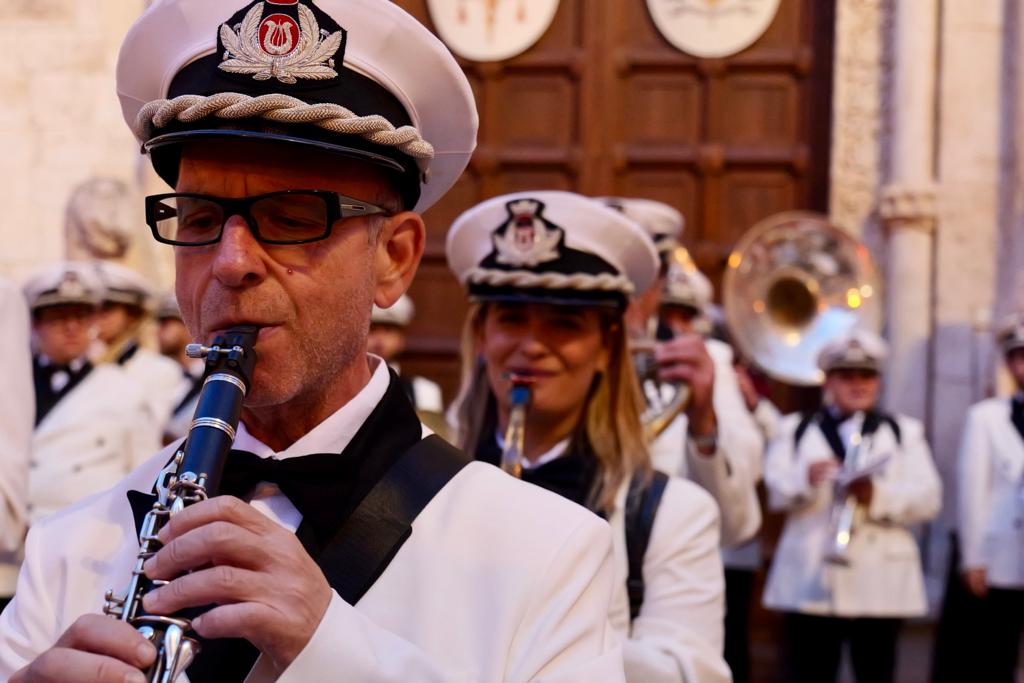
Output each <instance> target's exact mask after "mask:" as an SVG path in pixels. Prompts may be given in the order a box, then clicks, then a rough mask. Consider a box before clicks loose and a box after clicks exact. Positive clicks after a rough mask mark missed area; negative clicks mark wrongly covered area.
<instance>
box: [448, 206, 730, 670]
mask: <svg viewBox="0 0 1024 683" xmlns="http://www.w3.org/2000/svg"><path fill="white" fill-rule="evenodd" d="M447 252H448V262H449V266H450V267H451V269H452V270H453V272H454V273H455V275H456V277H458V279H459V280H460V281H461V282H462V283H463V284H464V285H466V287H467V289H468V294H469V297H470V300H471V302H472V303H471V306H470V312H469V317H468V319H467V324H466V328H465V334H464V338H463V339H464V341H463V373H464V377H465V381H464V383H463V386H462V390H461V392H460V399H459V401H458V403H457V404H456V406H455V409H456V414H457V415H458V426H459V435H460V441H461V443H462V445H463V447H464V448H465V449H466V450H467V451H469V452H472V453H474V454H475V455H476V457H477V459H479V460H483V461H486V462H490V463H492V464H495V465H498V464H501V461H502V459H503V457H504V458H508V457H510V456H509V454H508V452H507V449H509V448H517V447H518V446H517V444H515V443H508V444H507V443H505V442H504V436H503V435H504V434H506V430H507V429H508V423H509V420H510V419H511V418H510V413H511V410H512V407H511V405H510V403H511V401H510V389H511V387H512V383H513V381H514V380H515V381H520V380H521V381H526V382H528V383H529V386H530V387H531V399H530V402H529V407H528V410H527V411H526V419H525V431H524V441H523V446H524V449H523V452H522V454H521V457H519V456H516V457H515V463H514V468H513V469H515V468H520V469H521V477H522V479H523V480H525V481H527V482H530V483H533V484H536V485H538V486H541V487H544V488H546V489H549V490H551V491H554V492H556V493H559V494H560V495H562V496H565V497H566V498H568V499H569V500H571V501H573V502H575V503H578V504H580V505H583V506H585V507H587V508H588V509H590V510H592V511H593V512H595V513H597V514H598V515H601V516H602V517H604V518H606V519H608V520H609V522H610V523H611V525H612V530H613V531H614V534H615V536H614V544H615V556H616V565H617V569H618V580H617V584H616V588H615V594H614V598H613V602H612V610H611V613H610V618H611V623H612V625H613V627H614V628H615V630H616V631H617V632H618V634H619V635H620V636H621V637H622V638H623V639H624V654H625V660H626V678H627V680H629V681H636V682H637V683H640V682H643V683H655V682H658V681H666V682H667V681H688V682H697V681H701V682H714V681H728V680H729V672H728V668H727V667H726V666H725V662H724V661H723V660H722V618H723V585H722V566H721V560H720V559H719V556H718V514H717V511H716V509H715V504H714V502H713V501H712V500H711V498H710V496H708V494H707V493H706V492H704V491H702V490H701V489H700V488H699V487H697V486H696V485H694V484H693V483H692V482H689V481H686V480H684V479H678V478H675V477H667V476H666V475H664V474H661V473H658V474H657V475H655V474H654V473H653V471H652V468H651V465H650V459H649V456H648V451H647V444H646V443H645V440H644V430H643V427H642V425H641V422H640V412H641V405H642V401H641V398H640V395H639V386H638V384H637V377H636V371H635V369H634V367H633V364H632V360H631V358H630V354H629V350H628V342H627V338H626V330H625V325H624V319H623V314H624V311H625V309H626V305H627V302H628V298H629V295H630V294H631V293H632V292H634V291H643V290H644V289H645V288H646V287H647V286H648V285H649V284H650V283H651V281H652V280H653V279H654V278H655V275H656V272H657V266H658V262H657V257H656V253H655V250H654V247H653V245H652V244H651V243H650V241H649V240H648V239H647V238H646V236H645V235H644V233H643V231H642V229H641V228H640V227H639V226H637V225H636V224H635V223H633V222H632V221H630V220H628V219H627V218H625V217H624V216H622V215H621V214H619V213H617V212H615V211H612V210H610V209H608V208H606V207H604V206H602V205H600V204H598V203H597V202H594V201H593V200H591V199H589V198H587V197H583V196H580V195H576V194H572V193H568V192H553V191H536V192H522V193H516V194H512V195H505V196H500V197H495V198H493V199H490V200H488V201H486V202H483V203H482V204H479V205H477V206H475V207H473V208H471V209H469V210H468V211H466V212H465V213H463V214H462V215H461V216H460V217H459V218H458V219H456V221H455V223H454V224H453V225H452V228H451V230H450V232H449V234H448V244H447ZM706 363H708V364H709V363H710V360H706ZM664 376H665V379H666V380H685V381H688V382H691V383H692V384H693V386H694V387H695V390H694V395H695V397H696V398H695V400H697V401H701V400H705V401H707V400H708V399H709V397H710V393H711V387H710V382H711V372H710V369H709V368H708V367H706V366H704V367H696V368H669V369H666V370H665V372H664ZM697 408H698V409H701V408H703V409H704V410H708V409H709V408H710V407H709V406H707V405H705V406H699V405H698V406H697ZM503 451H506V453H505V455H503ZM659 496H660V500H659ZM659 502H660V505H659ZM645 549H646V552H645Z"/></svg>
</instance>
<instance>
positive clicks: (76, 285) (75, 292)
mask: <svg viewBox="0 0 1024 683" xmlns="http://www.w3.org/2000/svg"><path fill="white" fill-rule="evenodd" d="M57 294H59V295H60V296H62V297H67V298H69V299H77V298H80V297H83V296H85V285H84V284H83V283H82V281H81V279H79V277H78V273H76V272H74V271H71V270H68V271H65V272H64V274H63V275H62V276H61V280H60V283H59V284H58V285H57Z"/></svg>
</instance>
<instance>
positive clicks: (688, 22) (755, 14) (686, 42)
mask: <svg viewBox="0 0 1024 683" xmlns="http://www.w3.org/2000/svg"><path fill="white" fill-rule="evenodd" d="M780 2H781V0H647V7H648V9H649V10H650V12H651V17H652V18H653V19H654V23H655V25H656V26H657V27H658V30H659V31H661V34H662V35H663V36H665V39H666V40H668V42H670V43H672V45H674V46H675V47H677V48H678V49H680V50H682V51H683V52H686V53H688V54H691V55H694V56H695V57H727V56H729V55H733V54H736V53H737V52H741V51H743V50H745V49H747V48H748V47H750V46H751V45H753V44H754V42H755V41H756V40H757V39H758V38H760V37H761V36H762V35H764V32H765V31H766V30H767V29H768V26H770V25H771V23H772V19H774V18H775V13H776V12H777V11H778V9H779V3H780Z"/></svg>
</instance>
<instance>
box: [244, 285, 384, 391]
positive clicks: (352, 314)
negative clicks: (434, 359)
mask: <svg viewBox="0 0 1024 683" xmlns="http://www.w3.org/2000/svg"><path fill="white" fill-rule="evenodd" d="M373 289H374V288H373V285H372V283H371V282H369V281H368V279H367V280H366V281H364V283H363V285H362V286H361V287H359V288H358V289H357V290H356V291H351V290H350V291H348V292H345V293H344V294H339V295H338V296H337V297H336V298H334V299H333V303H334V304H335V307H334V308H333V309H332V310H331V312H330V313H329V314H328V315H326V316H325V317H324V318H323V320H322V321H321V324H319V325H316V326H315V327H314V328H312V329H311V330H308V335H307V336H306V338H304V339H301V340H297V343H298V344H299V345H300V348H298V349H295V352H294V353H292V354H290V355H288V356H286V360H285V363H284V364H283V366H281V367H278V368H275V369H273V370H270V371H269V372H274V373H275V375H276V376H275V377H273V378H272V379H269V381H267V380H265V381H261V380H260V375H261V374H263V373H262V372H261V371H260V369H259V362H258V361H257V371H256V381H255V382H254V385H253V388H252V390H251V392H250V394H249V396H248V397H247V398H246V402H245V405H246V407H249V408H267V407H272V406H275V405H282V404H284V403H290V402H295V401H298V402H300V403H310V404H316V403H317V399H318V397H323V396H326V395H328V394H329V393H330V391H331V388H332V386H333V385H334V384H335V383H336V382H337V381H339V378H342V377H344V375H345V374H346V373H348V372H350V371H351V370H352V368H353V367H354V366H355V365H356V364H357V363H363V362H366V361H365V358H366V340H367V336H368V334H369V319H370V310H371V306H372V301H373Z"/></svg>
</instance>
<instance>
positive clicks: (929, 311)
mask: <svg viewBox="0 0 1024 683" xmlns="http://www.w3.org/2000/svg"><path fill="white" fill-rule="evenodd" d="M892 9H893V11H894V12H895V16H894V22H893V30H894V35H893V37H892V41H891V44H892V45H893V46H894V47H893V49H894V54H893V56H894V62H893V78H892V90H891V93H890V95H889V96H890V98H891V102H892V110H891V111H892V114H891V117H892V118H891V130H892V137H891V147H890V150H891V153H890V159H891V163H890V173H889V182H888V183H887V185H886V186H885V187H884V188H883V190H882V197H881V205H880V214H881V217H882V220H883V224H884V227H885V231H886V236H887V249H886V252H887V255H888V258H887V263H886V264H885V265H886V267H885V271H886V292H887V295H886V299H887V337H888V339H889V342H890V344H891V347H892V348H891V355H890V358H889V364H888V368H887V371H886V396H885V403H886V405H887V407H888V408H889V409H890V410H893V411H898V412H902V413H906V414H908V415H912V416H914V417H917V418H921V419H925V418H926V417H927V414H928V395H929V386H930V376H929V366H930V364H929V354H930V338H931V335H932V329H933V322H934V310H933V303H932V302H933V294H934V288H933V274H934V233H935V225H936V208H935V153H936V150H935V120H936V97H935V95H936V78H937V70H938V63H937V59H936V54H937V53H936V50H937V46H938V2H937V0H914V2H896V3H894V5H893V7H892Z"/></svg>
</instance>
